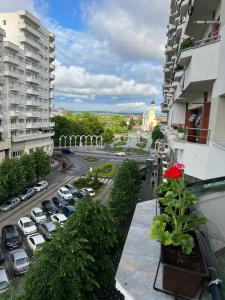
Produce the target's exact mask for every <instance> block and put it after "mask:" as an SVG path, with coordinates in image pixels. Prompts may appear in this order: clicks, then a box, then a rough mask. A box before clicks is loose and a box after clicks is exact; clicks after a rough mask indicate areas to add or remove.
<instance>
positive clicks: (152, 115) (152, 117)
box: [142, 101, 159, 131]
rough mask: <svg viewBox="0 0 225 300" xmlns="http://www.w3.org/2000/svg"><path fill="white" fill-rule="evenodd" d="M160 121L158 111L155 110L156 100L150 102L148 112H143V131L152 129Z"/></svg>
mask: <svg viewBox="0 0 225 300" xmlns="http://www.w3.org/2000/svg"><path fill="white" fill-rule="evenodd" d="M158 123H159V121H158V120H157V117H156V111H155V102H154V101H152V102H151V104H150V109H149V111H148V112H145V113H144V114H143V123H142V131H150V130H152V129H153V128H154V127H155V126H156V125H157V124H158Z"/></svg>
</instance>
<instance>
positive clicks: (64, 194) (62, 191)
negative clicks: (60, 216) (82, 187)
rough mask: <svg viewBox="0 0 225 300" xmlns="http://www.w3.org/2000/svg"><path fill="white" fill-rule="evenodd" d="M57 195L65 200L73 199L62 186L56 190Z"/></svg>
mask: <svg viewBox="0 0 225 300" xmlns="http://www.w3.org/2000/svg"><path fill="white" fill-rule="evenodd" d="M58 195H59V196H60V197H63V198H64V199H65V200H70V199H73V195H72V193H71V192H70V191H69V190H68V189H67V188H65V187H64V186H63V187H61V188H59V189H58Z"/></svg>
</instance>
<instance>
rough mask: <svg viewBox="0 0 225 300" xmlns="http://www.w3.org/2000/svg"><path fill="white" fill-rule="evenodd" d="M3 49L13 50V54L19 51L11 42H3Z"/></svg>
mask: <svg viewBox="0 0 225 300" xmlns="http://www.w3.org/2000/svg"><path fill="white" fill-rule="evenodd" d="M4 47H5V48H7V49H9V50H13V51H15V52H19V51H20V48H19V47H18V46H17V45H16V44H14V43H12V42H9V41H6V42H4Z"/></svg>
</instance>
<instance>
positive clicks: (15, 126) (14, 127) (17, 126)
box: [10, 123, 26, 130]
mask: <svg viewBox="0 0 225 300" xmlns="http://www.w3.org/2000/svg"><path fill="white" fill-rule="evenodd" d="M25 126H26V125H25V123H11V124H10V129H11V130H21V129H24V128H25Z"/></svg>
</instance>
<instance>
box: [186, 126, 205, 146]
mask: <svg viewBox="0 0 225 300" xmlns="http://www.w3.org/2000/svg"><path fill="white" fill-rule="evenodd" d="M209 140H210V130H209V129H201V128H187V133H186V141H187V142H191V143H198V144H208V143H209Z"/></svg>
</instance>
